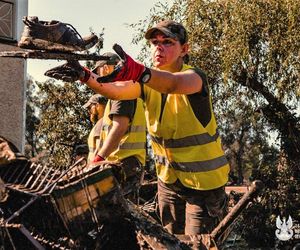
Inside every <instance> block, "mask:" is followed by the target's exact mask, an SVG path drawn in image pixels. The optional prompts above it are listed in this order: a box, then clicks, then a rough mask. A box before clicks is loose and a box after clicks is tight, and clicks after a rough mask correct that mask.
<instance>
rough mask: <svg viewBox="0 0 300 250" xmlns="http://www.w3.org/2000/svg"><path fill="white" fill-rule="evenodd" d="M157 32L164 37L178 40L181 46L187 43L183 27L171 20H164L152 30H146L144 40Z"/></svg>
mask: <svg viewBox="0 0 300 250" xmlns="http://www.w3.org/2000/svg"><path fill="white" fill-rule="evenodd" d="M158 30H159V31H161V32H162V33H164V34H165V35H166V36H168V37H170V38H173V39H176V40H178V41H179V42H180V43H181V44H184V43H186V42H187V41H188V35H187V31H186V29H185V28H184V27H183V25H182V24H180V23H177V22H175V21H172V20H164V21H161V22H159V23H158V24H156V26H154V27H153V28H151V29H149V30H147V32H146V34H145V38H146V39H150V38H152V37H153V35H154V32H155V31H158Z"/></svg>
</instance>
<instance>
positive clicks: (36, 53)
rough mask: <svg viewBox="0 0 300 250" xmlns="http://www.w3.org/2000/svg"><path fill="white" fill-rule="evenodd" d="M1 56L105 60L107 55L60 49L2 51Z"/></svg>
mask: <svg viewBox="0 0 300 250" xmlns="http://www.w3.org/2000/svg"><path fill="white" fill-rule="evenodd" d="M0 56H1V57H16V58H24V59H27V58H32V59H47V60H48V59H50V60H77V61H80V60H92V61H99V60H107V59H109V57H107V56H100V55H97V54H95V53H93V54H78V53H69V52H64V51H63V50H60V51H51V52H49V51H43V50H18V51H2V52H0Z"/></svg>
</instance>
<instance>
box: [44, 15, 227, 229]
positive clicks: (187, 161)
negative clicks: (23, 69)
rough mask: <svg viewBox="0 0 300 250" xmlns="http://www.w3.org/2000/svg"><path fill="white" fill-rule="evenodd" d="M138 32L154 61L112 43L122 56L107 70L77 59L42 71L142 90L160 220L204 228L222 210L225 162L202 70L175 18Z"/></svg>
mask: <svg viewBox="0 0 300 250" xmlns="http://www.w3.org/2000/svg"><path fill="white" fill-rule="evenodd" d="M145 38H146V39H147V40H148V41H149V43H150V46H151V50H152V61H153V65H154V68H148V67H146V66H145V65H143V64H141V63H138V62H136V61H134V60H133V59H132V58H131V57H130V56H129V55H128V54H126V53H125V52H124V50H123V49H122V48H121V46H119V45H118V44H115V45H114V46H113V49H114V50H115V51H116V52H117V54H118V55H119V56H120V57H121V58H122V60H121V61H120V62H119V64H118V65H117V66H116V67H115V70H114V72H113V73H112V74H110V75H108V76H105V77H101V76H100V77H99V76H98V75H96V74H94V73H93V72H90V71H89V70H88V69H85V68H83V67H82V66H80V64H79V63H78V62H72V63H67V64H64V65H62V66H59V67H56V68H53V69H50V70H48V71H47V72H46V73H45V75H47V76H50V77H54V78H56V79H65V80H73V81H74V80H78V79H79V80H80V81H81V82H83V83H86V84H87V86H89V87H90V88H92V89H93V90H94V91H95V92H97V93H100V94H102V95H104V96H106V97H108V98H110V99H118V100H124V99H135V98H137V97H142V98H143V100H144V103H145V114H146V121H147V128H148V131H149V134H150V136H151V140H152V148H153V151H154V157H155V163H156V172H157V177H158V203H159V212H160V218H161V221H162V224H163V226H164V227H165V228H166V229H167V230H168V231H169V232H171V233H174V234H183V233H184V234H187V235H197V234H202V233H209V232H211V230H212V229H213V228H214V227H215V226H216V224H217V223H218V221H220V219H221V218H222V217H223V216H224V214H225V213H226V210H227V209H226V208H227V196H226V193H225V189H224V185H225V184H226V183H227V181H228V174H229V164H228V162H227V160H226V157H225V155H224V152H223V150H222V146H221V139H220V136H219V134H218V131H217V123H216V119H215V115H214V113H213V108H212V102H211V97H210V91H209V88H208V82H207V77H206V75H205V73H204V72H203V71H202V70H200V69H198V68H196V67H193V66H190V65H188V64H186V62H187V59H188V52H189V44H188V35H187V31H186V29H185V28H184V26H183V25H182V24H180V23H177V22H174V21H171V20H165V21H161V22H159V23H158V24H157V25H156V26H154V27H153V28H151V29H149V30H148V31H147V32H146V34H145ZM74 72H76V74H75V73H74Z"/></svg>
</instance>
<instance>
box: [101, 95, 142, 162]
mask: <svg viewBox="0 0 300 250" xmlns="http://www.w3.org/2000/svg"><path fill="white" fill-rule="evenodd" d="M110 106H111V105H110V101H109V102H108V104H107V105H106V108H105V111H104V116H103V124H102V131H101V136H100V146H101V145H103V142H104V141H105V139H106V137H107V135H108V133H109V129H110V127H111V125H112V120H111V119H110V118H109V113H110ZM130 156H134V157H136V158H137V159H138V160H139V161H140V163H141V164H142V165H143V166H144V165H145V163H146V121H145V110H144V107H143V102H142V100H141V99H137V102H136V110H135V113H134V117H133V119H132V121H131V123H130V125H129V128H128V132H127V133H126V134H125V135H124V136H123V137H122V139H121V141H120V144H119V147H118V148H117V149H116V150H115V151H114V152H112V153H111V154H110V155H109V157H107V160H109V161H121V160H122V159H125V158H127V157H130Z"/></svg>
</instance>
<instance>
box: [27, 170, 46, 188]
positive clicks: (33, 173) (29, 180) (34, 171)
mask: <svg viewBox="0 0 300 250" xmlns="http://www.w3.org/2000/svg"><path fill="white" fill-rule="evenodd" d="M39 168H42V165H40V164H38V165H37V166H36V168H35V169H34V170H33V172H32V175H31V176H30V177H29V179H28V181H27V182H26V183H25V185H24V186H25V187H26V188H28V185H30V182H31V180H32V179H33V176H34V175H35V173H36V172H37V171H38V169H39Z"/></svg>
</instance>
